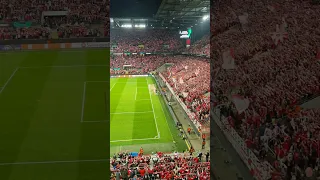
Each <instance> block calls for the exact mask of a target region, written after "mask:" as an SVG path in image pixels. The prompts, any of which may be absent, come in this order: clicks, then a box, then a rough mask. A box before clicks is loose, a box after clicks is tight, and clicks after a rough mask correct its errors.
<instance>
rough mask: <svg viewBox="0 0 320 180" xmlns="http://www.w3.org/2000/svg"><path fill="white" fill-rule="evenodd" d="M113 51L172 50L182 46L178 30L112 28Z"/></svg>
mask: <svg viewBox="0 0 320 180" xmlns="http://www.w3.org/2000/svg"><path fill="white" fill-rule="evenodd" d="M110 38H111V47H112V50H113V52H116V53H123V52H132V53H134V52H135V53H138V52H172V51H175V50H177V49H179V48H181V47H182V44H181V40H180V39H179V34H178V33H177V31H172V30H166V29H165V30H163V29H136V28H129V29H125V28H123V29H112V30H111V37H110Z"/></svg>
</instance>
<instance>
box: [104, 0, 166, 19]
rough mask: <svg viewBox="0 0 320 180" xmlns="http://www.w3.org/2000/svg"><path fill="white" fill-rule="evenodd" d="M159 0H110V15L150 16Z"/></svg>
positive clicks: (154, 11) (155, 9) (159, 2)
mask: <svg viewBox="0 0 320 180" xmlns="http://www.w3.org/2000/svg"><path fill="white" fill-rule="evenodd" d="M160 4H161V0H110V9H111V10H110V17H152V16H153V14H154V15H155V14H156V13H157V10H158V8H159V7H160Z"/></svg>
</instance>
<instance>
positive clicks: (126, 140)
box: [110, 137, 159, 142]
mask: <svg viewBox="0 0 320 180" xmlns="http://www.w3.org/2000/svg"><path fill="white" fill-rule="evenodd" d="M154 139H159V137H156V138H144V139H125V140H115V141H110V142H128V141H146V140H154Z"/></svg>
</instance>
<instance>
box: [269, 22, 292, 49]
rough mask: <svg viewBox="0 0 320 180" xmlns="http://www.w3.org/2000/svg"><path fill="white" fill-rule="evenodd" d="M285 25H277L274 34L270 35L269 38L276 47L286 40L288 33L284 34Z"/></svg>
mask: <svg viewBox="0 0 320 180" xmlns="http://www.w3.org/2000/svg"><path fill="white" fill-rule="evenodd" d="M285 28H286V24H282V25H281V26H279V25H278V24H277V25H276V32H274V33H271V34H272V35H271V38H272V40H273V42H274V44H275V45H278V44H279V43H280V42H283V41H284V39H287V38H288V33H287V32H286V29H285Z"/></svg>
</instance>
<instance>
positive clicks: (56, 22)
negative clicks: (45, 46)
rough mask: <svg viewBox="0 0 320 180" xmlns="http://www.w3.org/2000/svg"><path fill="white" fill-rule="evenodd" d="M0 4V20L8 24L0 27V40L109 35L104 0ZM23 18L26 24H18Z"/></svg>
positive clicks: (107, 3) (2, 1)
mask: <svg viewBox="0 0 320 180" xmlns="http://www.w3.org/2000/svg"><path fill="white" fill-rule="evenodd" d="M79 4H80V5H79ZM0 5H1V6H0V22H1V23H2V24H7V25H8V27H0V40H6V39H39V38H41V39H43V38H44V39H47V38H57V37H58V38H71V37H92V36H94V37H100V36H105V35H109V28H108V25H109V18H107V17H109V6H110V2H109V1H107V0H93V1H90V2H88V1H84V0H80V1H73V0H52V1H38V0H29V1H21V0H15V1H7V0H1V1H0ZM48 12H50V13H48ZM46 13H47V14H46ZM52 14H55V15H52ZM26 22H27V23H29V24H28V25H27V27H24V26H25V25H23V26H19V24H20V23H21V24H25V23H26ZM102 22H105V24H104V25H103V23H102ZM51 33H53V34H55V33H57V34H58V36H56V35H52V36H53V37H51Z"/></svg>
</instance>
